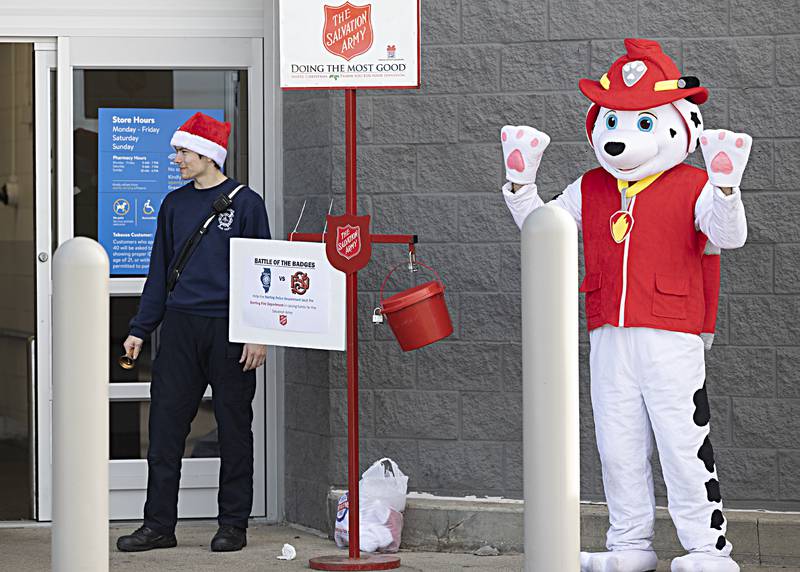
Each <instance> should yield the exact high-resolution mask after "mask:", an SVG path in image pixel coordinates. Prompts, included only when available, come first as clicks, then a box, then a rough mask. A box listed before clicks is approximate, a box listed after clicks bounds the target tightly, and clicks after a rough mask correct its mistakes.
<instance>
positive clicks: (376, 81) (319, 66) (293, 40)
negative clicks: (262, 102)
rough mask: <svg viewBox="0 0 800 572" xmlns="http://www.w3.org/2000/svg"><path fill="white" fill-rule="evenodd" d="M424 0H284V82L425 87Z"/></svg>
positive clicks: (288, 85)
mask: <svg viewBox="0 0 800 572" xmlns="http://www.w3.org/2000/svg"><path fill="white" fill-rule="evenodd" d="M419 1H420V0H347V1H343V0H280V51H281V54H280V61H281V87H282V88H284V89H309V88H310V89H315V88H317V89H337V88H338V89H345V88H381V87H383V88H403V87H409V88H416V87H419V70H420V67H419V53H420V50H419Z"/></svg>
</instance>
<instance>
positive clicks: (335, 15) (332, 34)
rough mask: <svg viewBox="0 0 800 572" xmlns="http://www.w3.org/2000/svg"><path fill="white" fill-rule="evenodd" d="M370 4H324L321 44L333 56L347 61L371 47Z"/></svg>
mask: <svg viewBox="0 0 800 572" xmlns="http://www.w3.org/2000/svg"><path fill="white" fill-rule="evenodd" d="M371 11H372V5H371V4H367V5H366V6H353V5H352V4H350V2H345V3H344V4H342V5H341V6H338V7H334V6H328V5H326V6H325V30H323V32H322V45H323V46H325V49H326V50H328V51H329V52H330V53H332V54H333V55H334V56H339V57H341V58H344V59H346V60H347V61H350V60H352V59H353V58H354V57H356V56H360V55H361V54H363V53H365V52H366V51H367V50H369V49H370V48H371V47H372V40H373V33H372V19H371V18H370V13H371Z"/></svg>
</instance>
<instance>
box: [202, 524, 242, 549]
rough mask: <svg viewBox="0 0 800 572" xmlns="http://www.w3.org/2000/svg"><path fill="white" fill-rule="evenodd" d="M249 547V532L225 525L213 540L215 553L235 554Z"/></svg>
mask: <svg viewBox="0 0 800 572" xmlns="http://www.w3.org/2000/svg"><path fill="white" fill-rule="evenodd" d="M245 546H247V531H246V530H245V529H244V528H239V527H238V526H231V525H230V524H223V525H222V526H220V527H219V530H217V533H216V534H215V535H214V538H212V539H211V550H212V551H214V552H234V551H236V550H241V549H242V548H244V547H245Z"/></svg>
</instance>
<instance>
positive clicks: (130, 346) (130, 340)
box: [122, 336, 144, 359]
mask: <svg viewBox="0 0 800 572" xmlns="http://www.w3.org/2000/svg"><path fill="white" fill-rule="evenodd" d="M143 345H144V340H143V339H142V338H137V337H136V336H128V337H127V339H126V340H125V342H124V343H123V344H122V347H123V348H125V355H127V356H128V357H130V358H132V359H136V358H138V357H139V352H140V351H142V346H143Z"/></svg>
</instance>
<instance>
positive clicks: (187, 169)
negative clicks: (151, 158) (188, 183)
mask: <svg viewBox="0 0 800 572" xmlns="http://www.w3.org/2000/svg"><path fill="white" fill-rule="evenodd" d="M172 162H173V163H175V164H176V165H178V167H180V170H181V179H184V180H188V179H196V178H197V177H199V176H202V175H204V174H206V173H207V172H208V171H209V169H213V168H214V166H213V162H212V161H210V160H209V159H207V158H206V157H201V156H200V155H198V154H197V153H195V152H194V151H191V150H189V149H185V148H183V147H176V148H175V158H174V159H173V160H172Z"/></svg>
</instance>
